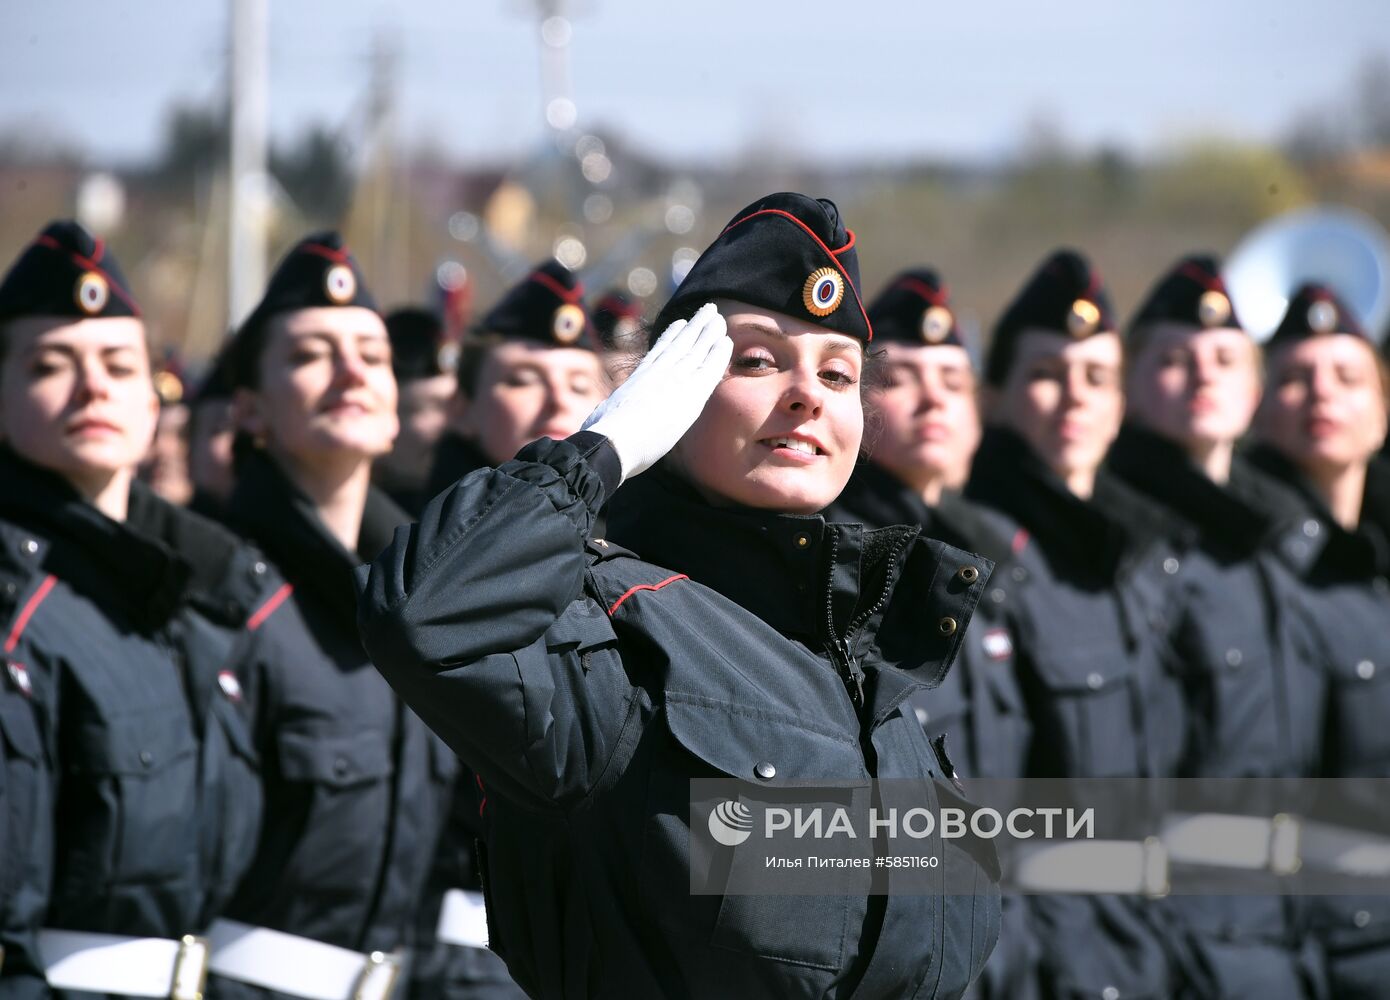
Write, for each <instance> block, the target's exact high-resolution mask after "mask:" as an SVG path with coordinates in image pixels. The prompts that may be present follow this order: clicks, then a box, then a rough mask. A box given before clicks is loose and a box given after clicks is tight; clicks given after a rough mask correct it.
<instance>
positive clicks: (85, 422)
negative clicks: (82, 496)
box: [0, 317, 159, 488]
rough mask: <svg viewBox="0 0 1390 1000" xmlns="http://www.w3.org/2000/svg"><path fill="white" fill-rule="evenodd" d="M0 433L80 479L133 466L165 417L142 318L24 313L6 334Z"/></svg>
mask: <svg viewBox="0 0 1390 1000" xmlns="http://www.w3.org/2000/svg"><path fill="white" fill-rule="evenodd" d="M3 335H4V336H5V337H6V339H7V341H8V343H7V345H6V349H5V359H4V365H3V367H2V368H0V436H3V438H4V440H5V441H6V442H7V443H8V444H9V445H10V446H11V447H12V448H14V450H15V451H16V452H18V453H19V454H20V455H21V456H23V457H24V458H26V459H28V460H29V461H30V462H33V463H34V464H35V465H39V466H42V467H43V468H45V469H49V470H51V471H53V472H56V473H58V474H59V475H61V476H63V477H64V478H65V479H67V480H68V481H69V482H72V483H74V484H77V485H79V488H80V487H81V486H82V485H83V484H86V483H96V482H100V481H103V480H106V479H109V478H110V476H111V475H112V474H113V473H116V472H121V471H127V470H134V468H135V466H136V465H137V464H138V463H139V462H140V460H141V459H143V458H144V457H145V453H146V451H147V450H148V449H149V446H150V441H151V439H152V438H153V436H154V428H155V421H156V420H157V419H158V416H159V397H157V396H156V395H155V392H154V385H153V383H152V382H151V380H150V356H149V351H148V349H147V348H146V346H145V328H144V326H143V325H142V324H141V322H140V321H139V320H138V319H134V318H130V317H111V318H107V319H84V320H78V321H77V322H70V321H68V320H64V319H45V318H37V317H36V318H33V319H21V320H16V321H15V322H13V323H10V324H9V325H8V326H7V327H6V329H5V332H4V334H3Z"/></svg>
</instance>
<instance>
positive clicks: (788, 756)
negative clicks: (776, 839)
mask: <svg viewBox="0 0 1390 1000" xmlns="http://www.w3.org/2000/svg"><path fill="white" fill-rule="evenodd" d="M665 718H666V724H667V729H668V731H669V732H670V735H671V737H672V739H671V741H670V742H669V743H667V744H666V745H665V746H663V747H662V748H661V749H660V750H658V752H657V755H656V760H655V762H654V764H653V768H652V773H651V777H650V784H649V797H648V806H647V808H648V816H647V826H646V830H645V835H644V838H643V839H644V842H643V891H644V892H646V893H648V894H649V900H648V902H649V906H650V908H651V909H652V912H654V913H655V914H657V915H658V919H661V920H664V921H665V922H668V923H672V922H674V923H675V924H676V925H677V930H678V931H681V932H684V933H685V934H686V935H687V936H688V937H689V938H690V939H692V940H695V941H699V940H708V942H709V944H710V945H711V946H713V947H714V948H717V949H722V950H725V951H729V952H736V953H740V954H743V955H746V956H756V957H758V958H760V959H772V960H775V961H780V962H787V963H791V964H795V965H800V966H806V967H811V968H819V969H840V968H843V966H844V963H845V961H846V952H847V946H848V943H849V941H850V940H852V937H853V935H852V934H851V933H850V929H851V927H852V926H853V927H855V928H857V927H858V923H859V922H860V921H862V919H863V916H864V913H865V908H866V899H865V898H864V897H863V896H856V895H849V894H840V895H833V896H829V895H827V896H811V895H741V894H725V895H723V896H722V897H720V896H718V895H699V896H696V895H692V893H691V885H692V877H691V876H692V868H693V869H694V871H695V874H696V878H697V879H698V880H699V881H700V882H701V883H702V884H705V885H714V884H717V883H718V881H719V879H720V878H721V877H722V878H723V879H724V881H723V883H722V884H724V885H727V884H729V881H730V880H732V879H736V878H738V877H739V876H740V873H748V874H751V872H752V871H753V870H755V869H761V868H762V867H763V859H764V857H765V855H766V854H767V850H766V846H765V843H764V841H763V840H762V838H761V836H757V835H755V836H754V837H753V838H751V839H750V840H748V841H746V842H745V843H744V844H742V845H740V846H737V847H723V846H720V845H718V844H715V843H714V842H713V841H712V838H710V837H708V836H703V835H702V836H700V837H698V838H692V836H691V833H690V817H691V810H690V796H691V785H690V781H691V779H694V778H724V779H737V780H738V784H733V783H732V782H731V783H730V786H729V795H728V796H727V797H729V798H736V799H737V800H738V801H739V802H740V803H741V804H743V805H744V806H746V807H747V808H749V809H750V811H751V812H752V813H753V815H754V816H755V817H758V816H761V814H762V809H763V808H764V807H765V806H766V805H768V804H775V803H779V802H780V803H786V804H792V803H796V804H801V805H803V807H808V808H809V807H811V806H813V805H815V804H818V803H819V802H821V801H825V800H829V801H830V802H832V803H839V804H848V805H849V806H850V807H851V808H853V807H854V805H855V803H858V804H859V805H865V804H866V803H867V795H866V794H865V789H866V787H867V784H868V778H867V774H866V772H865V770H864V765H863V758H862V756H861V753H860V750H859V747H858V744H857V743H856V742H854V741H853V740H852V739H850V738H849V737H847V736H843V735H840V734H835V733H832V732H830V731H829V730H827V729H823V728H808V727H807V725H805V724H803V723H801V722H800V721H798V720H795V719H792V718H789V717H784V716H778V715H769V714H766V713H762V712H758V711H756V710H753V709H748V708H744V707H742V706H736V705H729V704H724V703H719V702H712V701H707V700H703V699H694V698H681V697H678V696H671V695H668V699H667V702H666V706H665ZM817 783H825V784H826V785H828V786H832V788H833V789H834V790H832V791H826V792H822V793H820V794H818V795H809V796H808V795H807V794H806V793H805V792H804V791H799V790H795V786H798V785H802V786H804V785H816V784H817ZM701 815H703V813H701ZM755 833H756V831H755ZM823 853H830V852H829V851H827V852H823ZM745 884H746V883H745ZM715 960H716V961H717V959H715Z"/></svg>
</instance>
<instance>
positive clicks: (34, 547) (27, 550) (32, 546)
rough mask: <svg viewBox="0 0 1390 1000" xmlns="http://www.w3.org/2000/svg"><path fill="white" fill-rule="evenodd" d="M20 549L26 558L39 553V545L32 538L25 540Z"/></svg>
mask: <svg viewBox="0 0 1390 1000" xmlns="http://www.w3.org/2000/svg"><path fill="white" fill-rule="evenodd" d="M20 548H22V549H23V550H24V554H25V555H26V556H32V555H33V554H34V553H35V552H37V551H39V543H38V542H36V541H34V540H33V539H32V538H26V539H24V542H23V543H22V544H21V545H20Z"/></svg>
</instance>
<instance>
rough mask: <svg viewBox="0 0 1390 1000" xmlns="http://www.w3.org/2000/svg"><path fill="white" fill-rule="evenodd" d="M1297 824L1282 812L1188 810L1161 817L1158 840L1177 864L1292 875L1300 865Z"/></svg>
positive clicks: (1297, 822)
mask: <svg viewBox="0 0 1390 1000" xmlns="http://www.w3.org/2000/svg"><path fill="white" fill-rule="evenodd" d="M1301 826H1302V824H1301V823H1300V822H1299V820H1298V819H1296V818H1295V817H1293V816H1290V815H1288V814H1287V813H1279V814H1278V815H1276V816H1273V817H1267V816H1232V815H1229V814H1226V813H1192V814H1189V815H1177V816H1170V817H1168V818H1167V819H1165V820H1164V821H1163V832H1162V834H1161V835H1160V839H1161V840H1162V841H1163V846H1164V847H1166V848H1167V849H1168V856H1169V857H1170V858H1172V860H1173V861H1174V862H1176V863H1179V864H1193V865H1209V866H1215V867H1220V868H1238V869H1241V870H1243V871H1269V872H1273V873H1274V874H1276V875H1292V874H1293V873H1294V872H1296V871H1298V869H1299V868H1300V867H1301V866H1302V861H1301V860H1300V858H1299V841H1300V839H1301V836H1300V834H1301Z"/></svg>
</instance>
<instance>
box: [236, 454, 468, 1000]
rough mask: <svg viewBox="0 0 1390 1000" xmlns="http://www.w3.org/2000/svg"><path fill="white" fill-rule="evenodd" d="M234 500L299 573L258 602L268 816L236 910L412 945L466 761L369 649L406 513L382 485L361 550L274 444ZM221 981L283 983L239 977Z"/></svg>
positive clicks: (249, 527) (252, 917) (245, 989)
mask: <svg viewBox="0 0 1390 1000" xmlns="http://www.w3.org/2000/svg"><path fill="white" fill-rule="evenodd" d="M229 509H230V511H231V512H232V517H233V520H232V526H233V527H235V528H237V529H238V530H239V531H241V532H242V533H243V534H245V535H246V536H247V537H249V538H251V539H252V540H254V541H255V542H256V543H257V544H258V545H259V546H260V547H261V548H262V549H263V550H264V551H265V552H266V554H267V556H268V557H269V558H270V559H271V560H273V562H274V563H275V565H276V568H277V569H279V570H280V571H281V572H282V573H283V575H284V578H285V579H286V580H287V581H288V583H286V584H285V585H284V586H282V587H281V588H280V589H279V590H278V591H277V592H276V593H275V594H273V595H271V597H270V598H269V599H268V600H267V601H266V602H265V603H263V604H262V606H261V607H260V608H258V609H257V611H256V612H254V613H253V615H252V618H251V622H250V627H251V630H252V631H253V633H254V634H255V636H256V640H257V641H256V644H255V648H254V655H252V656H251V657H250V658H247V659H244V660H242V661H241V662H240V663H239V664H238V675H239V680H240V682H241V685H242V687H243V689H244V690H245V692H246V699H247V702H248V704H249V706H250V708H251V710H252V713H253V717H254V735H253V743H254V746H255V749H256V753H257V754H258V756H259V757H260V758H261V760H262V762H263V764H262V774H263V782H264V788H265V800H266V822H265V824H264V826H263V828H262V830H261V835H260V838H259V842H258V844H257V847H256V851H255V857H254V859H253V862H252V864H251V866H250V869H249V871H248V873H247V874H246V876H245V878H244V879H243V880H242V882H241V884H240V887H239V889H238V891H237V893H236V895H235V897H234V899H233V900H232V901H231V903H230V904H229V906H228V908H227V916H228V917H230V918H231V919H234V920H236V921H239V922H241V923H245V924H249V925H252V926H256V927H266V928H270V929H272V930H276V931H282V932H284V933H288V934H294V935H298V936H300V937H305V938H310V939H313V940H316V941H321V942H324V943H327V944H331V945H335V946H337V947H340V948H346V949H350V950H352V951H357V952H363V953H366V952H371V951H382V952H394V951H397V950H398V949H409V948H411V947H413V946H414V944H415V943H416V940H415V927H416V921H417V913H418V908H419V905H420V900H421V897H422V893H423V891H424V882H425V878H426V876H427V874H428V871H429V867H430V861H431V858H432V856H433V854H434V851H435V849H436V845H437V842H438V838H439V832H440V829H441V827H442V826H443V823H444V821H445V813H446V809H447V805H448V800H449V792H450V789H451V788H452V785H453V782H454V778H455V775H456V773H457V770H458V762H457V760H456V758H455V757H454V755H453V753H452V752H451V751H450V750H449V749H448V748H447V747H446V746H445V745H444V744H443V742H442V741H440V740H439V739H438V738H437V737H435V736H434V735H433V734H432V733H430V732H429V730H427V729H426V728H425V726H424V725H423V723H421V722H420V720H419V719H418V718H417V717H416V716H415V714H414V713H413V712H411V711H410V710H409V709H407V708H406V707H405V706H404V705H403V704H402V703H401V702H400V701H399V699H397V698H396V697H395V696H394V695H393V694H392V692H391V689H390V688H389V687H388V686H387V685H386V683H385V682H384V681H383V680H382V678H381V675H380V674H378V673H377V672H376V671H375V670H374V669H372V666H371V664H370V663H369V662H368V661H367V659H366V656H365V654H364V652H363V650H362V646H361V643H360V640H359V639H358V637H357V632H356V623H355V601H354V593H353V583H352V568H353V567H354V566H355V565H356V564H357V563H358V562H359V561H360V559H362V558H365V557H366V556H367V555H369V554H374V553H375V552H376V551H378V550H379V549H380V548H381V546H382V545H384V544H385V542H386V540H387V539H388V538H389V537H390V532H391V530H392V528H394V527H395V526H396V525H398V524H400V523H402V522H403V521H404V520H405V516H404V514H403V513H402V512H401V511H400V510H399V509H398V508H396V507H395V506H394V505H393V504H391V503H390V502H389V501H388V500H387V499H386V498H385V497H384V495H382V494H380V493H378V492H377V491H375V490H373V491H372V492H371V494H370V496H369V499H368V504H367V509H366V512H365V514H364V517H363V524H362V532H361V536H360V541H359V550H360V551H359V552H358V553H349V552H348V551H346V550H345V549H344V548H343V547H342V546H341V545H340V544H339V543H338V542H337V541H336V539H334V538H333V537H332V536H331V535H330V534H329V532H328V530H327V528H326V527H325V526H324V525H323V523H322V521H321V520H320V519H319V518H318V516H317V514H316V512H315V511H314V509H313V506H312V503H311V502H310V501H309V499H308V498H307V497H306V496H304V495H303V494H302V493H301V492H299V491H298V490H297V489H296V488H295V487H294V486H293V485H292V484H291V483H290V481H289V480H288V478H287V477H286V476H285V475H284V474H283V473H282V472H281V471H280V469H279V468H278V466H276V465H275V463H274V462H273V461H272V460H270V459H269V458H268V457H266V456H265V455H264V454H263V453H259V452H258V453H255V454H253V455H251V456H249V457H248V458H247V459H246V461H245V463H244V464H243V466H242V467H241V468H240V470H239V474H238V484H237V488H236V491H235V493H234V495H233V502H232V504H231V505H230V508H229ZM210 991H211V994H212V995H213V996H217V997H238V996H265V995H268V993H269V991H266V990H264V989H262V988H260V987H255V986H251V985H248V984H245V983H240V982H232V981H230V980H228V979H226V978H223V977H213V980H212V984H211V986H210Z"/></svg>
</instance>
